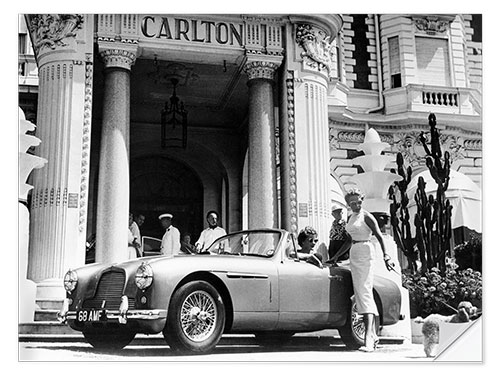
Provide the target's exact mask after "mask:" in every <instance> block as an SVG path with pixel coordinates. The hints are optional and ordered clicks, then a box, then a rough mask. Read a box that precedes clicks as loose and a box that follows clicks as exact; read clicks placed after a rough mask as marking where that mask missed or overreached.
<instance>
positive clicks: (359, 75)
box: [351, 14, 371, 90]
mask: <svg viewBox="0 0 500 375" xmlns="http://www.w3.org/2000/svg"><path fill="white" fill-rule="evenodd" d="M367 16H368V15H367V14H356V15H353V16H352V18H353V21H352V26H351V27H352V30H353V31H354V36H353V37H352V42H353V44H354V45H355V49H354V51H353V53H352V56H353V58H354V59H355V60H356V65H354V68H353V70H354V73H355V74H356V81H354V88H356V89H365V90H370V89H371V83H370V81H369V79H368V77H369V75H370V71H371V69H370V67H369V66H368V61H369V60H370V53H369V52H368V46H369V42H368V38H367V37H366V34H367V32H368V25H367V24H366V18H367Z"/></svg>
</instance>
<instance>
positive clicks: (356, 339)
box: [338, 300, 380, 349]
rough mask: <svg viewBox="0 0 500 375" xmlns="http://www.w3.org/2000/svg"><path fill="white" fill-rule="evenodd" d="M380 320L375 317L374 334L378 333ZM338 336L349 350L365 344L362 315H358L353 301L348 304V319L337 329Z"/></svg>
mask: <svg viewBox="0 0 500 375" xmlns="http://www.w3.org/2000/svg"><path fill="white" fill-rule="evenodd" d="M379 329H380V318H379V317H378V316H375V332H377V333H378V332H379ZM338 331H339V334H340V337H341V338H342V341H343V342H344V344H345V346H347V347H348V348H349V349H357V348H359V347H360V346H362V345H364V343H365V324H364V322H363V315H362V314H359V313H358V307H357V306H356V302H355V301H354V300H353V301H352V302H351V304H350V319H347V320H346V323H345V325H344V326H343V327H341V328H339V330H338Z"/></svg>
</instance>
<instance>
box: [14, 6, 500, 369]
mask: <svg viewBox="0 0 500 375" xmlns="http://www.w3.org/2000/svg"><path fill="white" fill-rule="evenodd" d="M281 8H282V9H281V10H280V11H278V12H260V11H258V10H257V11H255V12H246V11H244V10H243V8H242V11H240V12H238V10H237V9H238V8H237V7H236V11H234V10H233V9H231V11H229V10H228V11H226V12H225V11H224V8H223V9H219V8H217V12H215V11H214V12H213V13H211V12H196V9H191V11H189V12H171V13H168V12H169V7H168V6H167V5H165V6H164V7H163V9H164V10H165V12H167V13H162V12H161V11H160V12H151V13H148V11H147V7H146V6H144V8H143V9H144V10H143V11H142V12H141V11H134V12H127V11H123V10H120V9H119V8H118V6H116V7H114V8H113V9H115V11H114V12H108V11H107V10H106V12H97V11H95V12H94V11H91V12H80V13H78V12H73V13H71V12H68V11H67V7H64V8H61V10H60V12H59V13H57V7H50V8H47V10H49V9H50V10H55V12H54V13H48V12H47V13H44V11H43V6H40V5H39V6H37V7H36V8H34V9H33V12H31V11H29V12H19V13H17V14H11V15H9V16H10V17H17V23H16V25H17V26H16V28H17V31H18V33H17V36H18V49H17V67H18V81H17V90H18V91H17V111H16V114H17V121H18V142H17V145H18V147H17V150H18V161H17V169H16V170H15V173H16V174H17V175H18V184H17V186H18V206H17V210H16V212H15V215H17V218H18V222H17V223H13V224H14V225H15V224H17V235H18V241H17V245H16V246H17V252H16V251H13V250H16V249H11V250H12V251H13V252H14V253H15V258H16V259H15V260H16V261H17V265H18V267H17V274H18V288H17V293H16V297H17V316H16V318H17V340H18V341H17V343H16V345H17V361H18V363H20V365H21V366H22V365H23V364H28V363H39V362H69V363H72V362H161V363H163V364H166V363H170V364H174V363H175V364H180V363H216V362H223V363H231V362H243V363H245V362H253V363H256V362H262V363H309V364H313V363H323V364H324V363H328V364H335V363H351V362H354V363H364V362H372V363H387V362H397V363H404V364H407V363H410V364H423V363H425V364H427V365H429V364H430V363H432V362H435V363H436V364H437V363H441V364H443V363H472V364H482V363H484V349H485V348H484V346H485V345H486V344H485V343H484V342H483V338H484V337H483V329H484V327H483V325H484V323H483V310H484V309H485V308H484V306H483V281H482V280H483V258H482V247H483V245H482V242H483V233H484V231H483V224H484V220H483V188H484V185H485V183H484V179H483V126H484V123H483V122H484V120H483V100H484V98H483V12H482V11H476V12H474V11H472V12H471V11H470V10H471V9H473V8H472V7H471V8H469V10H468V12H469V13H467V12H465V11H464V8H456V9H453V8H452V7H450V8H449V12H443V11H442V10H441V9H439V10H438V11H437V12H435V13H431V11H432V10H433V8H432V7H430V6H429V12H425V11H424V12H422V11H419V12H405V11H404V8H402V9H401V10H400V9H398V10H397V11H396V12H393V11H392V10H391V9H390V8H389V9H387V7H381V9H384V10H386V11H381V12H379V13H374V12H373V11H372V10H373V9H374V8H373V7H369V8H367V10H370V11H372V13H362V10H360V9H359V7H357V8H354V9H356V10H355V11H353V12H349V11H346V9H347V10H348V9H349V7H348V4H347V5H345V4H344V5H343V6H342V8H341V11H342V12H344V11H346V12H345V13H341V12H339V11H338V10H337V7H336V5H335V3H331V4H329V5H328V6H325V5H323V6H322V8H321V9H322V12H293V11H290V12H288V13H287V12H286V9H287V7H286V5H284V4H282V6H281ZM75 9H77V8H75ZM139 9H141V8H139ZM160 9H162V8H160ZM457 9H459V10H460V11H461V12H457ZM330 10H331V13H329V11H330ZM419 10H420V9H419ZM9 37H11V38H13V37H14V36H13V35H10V36H9ZM488 46H489V48H494V47H493V45H492V44H489V45H488ZM492 63H493V64H494V62H491V61H490V64H492ZM490 108H491V106H490ZM490 111H491V109H490ZM14 121H15V120H14ZM11 122H12V121H11ZM9 126H10V127H12V126H11V125H9ZM11 143H15V142H11ZM10 159H13V154H12V153H11V154H10ZM10 200H13V197H10ZM494 230H495V229H493V231H494ZM15 232H16V228H15V226H14V227H13V228H12V233H15ZM489 234H490V236H491V233H489ZM493 237H494V234H493ZM490 250H492V251H493V252H495V251H496V249H490ZM14 273H16V272H15V271H14ZM490 288H493V287H492V286H490ZM6 303H7V301H4V304H6ZM9 308H11V309H14V308H16V306H15V304H14V303H11V302H9ZM12 324H13V325H14V323H12ZM490 324H494V323H492V322H490Z"/></svg>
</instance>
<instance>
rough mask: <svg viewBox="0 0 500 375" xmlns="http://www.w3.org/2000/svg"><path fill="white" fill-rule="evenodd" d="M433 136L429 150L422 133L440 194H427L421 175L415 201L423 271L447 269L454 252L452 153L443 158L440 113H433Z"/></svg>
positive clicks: (423, 142) (431, 119)
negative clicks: (447, 259) (438, 124)
mask: <svg viewBox="0 0 500 375" xmlns="http://www.w3.org/2000/svg"><path fill="white" fill-rule="evenodd" d="M429 126H430V128H431V130H430V136H431V149H430V150H429V148H428V146H427V143H426V139H425V136H424V132H421V133H420V137H419V139H420V142H421V143H422V146H423V147H424V150H425V152H426V154H427V157H426V160H425V164H426V165H427V168H428V169H429V172H430V174H431V177H432V178H433V179H434V181H435V182H436V184H437V191H436V197H433V196H432V195H429V197H428V198H427V195H426V193H425V182H424V180H423V178H422V177H420V178H419V181H418V187H417V193H416V194H415V201H416V203H417V213H416V215H415V228H416V232H417V233H416V240H417V247H418V249H419V253H420V260H421V262H422V270H423V271H426V270H427V269H430V268H432V267H437V268H439V269H440V270H442V271H444V270H445V269H446V263H445V257H446V255H450V251H451V211H452V206H451V204H450V201H449V200H448V199H446V195H445V192H446V190H447V189H448V184H449V182H450V153H449V152H448V151H446V152H445V153H444V160H442V156H443V154H442V152H441V146H440V143H439V137H440V134H439V131H438V129H437V128H436V116H435V115H434V114H433V113H431V114H430V115H429Z"/></svg>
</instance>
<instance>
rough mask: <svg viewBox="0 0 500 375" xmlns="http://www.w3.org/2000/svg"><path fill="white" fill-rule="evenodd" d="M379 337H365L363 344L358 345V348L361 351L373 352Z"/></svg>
mask: <svg viewBox="0 0 500 375" xmlns="http://www.w3.org/2000/svg"><path fill="white" fill-rule="evenodd" d="M379 341H380V340H379V338H378V337H375V339H372V338H369V339H368V338H367V339H366V343H365V345H364V346H362V347H360V348H359V349H358V350H359V351H361V352H366V353H371V352H374V351H375V349H376V348H377V345H378V343H379Z"/></svg>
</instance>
